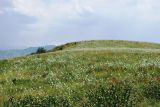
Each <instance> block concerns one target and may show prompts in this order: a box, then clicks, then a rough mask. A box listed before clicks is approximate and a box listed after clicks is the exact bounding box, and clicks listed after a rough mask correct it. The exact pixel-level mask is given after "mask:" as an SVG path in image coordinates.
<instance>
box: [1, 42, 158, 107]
mask: <svg viewBox="0 0 160 107" xmlns="http://www.w3.org/2000/svg"><path fill="white" fill-rule="evenodd" d="M159 46H160V45H159V44H152V43H140V42H127V41H88V42H87V41H84V42H74V43H69V44H66V45H62V46H59V47H57V48H55V49H54V50H51V52H49V53H45V54H36V55H31V56H26V57H21V58H14V59H8V60H0V106H2V107H52V106H55V107H134V106H135V107H159V106H160V50H159ZM52 51H53V52H52Z"/></svg>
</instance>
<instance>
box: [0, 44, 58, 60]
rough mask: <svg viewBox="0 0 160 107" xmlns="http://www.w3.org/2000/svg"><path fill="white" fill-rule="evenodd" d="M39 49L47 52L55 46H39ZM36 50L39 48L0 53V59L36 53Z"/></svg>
mask: <svg viewBox="0 0 160 107" xmlns="http://www.w3.org/2000/svg"><path fill="white" fill-rule="evenodd" d="M40 47H43V48H45V49H46V50H47V51H48V50H50V49H53V48H54V47H55V45H47V46H40ZM38 48H39V47H29V48H26V49H17V50H6V51H0V59H5V58H13V57H17V56H24V55H28V54H31V53H33V52H36V51H37V49H38Z"/></svg>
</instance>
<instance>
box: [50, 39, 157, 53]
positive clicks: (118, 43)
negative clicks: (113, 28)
mask: <svg viewBox="0 0 160 107" xmlns="http://www.w3.org/2000/svg"><path fill="white" fill-rule="evenodd" d="M104 48H105V49H106V48H108V49H109V48H123V49H124V48H134V49H135V48H137V49H160V44H157V43H148V42H135V41H124V40H92V41H81V42H72V43H67V44H64V45H61V46H58V47H56V48H54V49H53V50H51V51H58V50H74V49H104Z"/></svg>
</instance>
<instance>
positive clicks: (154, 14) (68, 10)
mask: <svg viewBox="0 0 160 107" xmlns="http://www.w3.org/2000/svg"><path fill="white" fill-rule="evenodd" d="M12 1H13V2H12V4H13V6H12V9H13V10H14V12H17V13H19V14H22V15H25V16H29V17H33V18H35V19H36V21H35V22H34V23H32V24H27V25H26V26H27V27H28V28H29V30H23V31H21V32H20V35H27V36H28V35H30V37H31V36H32V38H35V40H36V39H37V37H39V38H40V39H41V38H45V37H46V36H47V35H46V34H48V33H47V32H51V31H53V32H52V33H53V34H50V35H56V34H58V33H57V32H60V34H61V32H66V33H68V30H70V31H69V32H73V31H72V29H74V28H77V29H76V30H77V31H75V32H76V33H75V35H76V34H77V35H78V34H80V33H81V32H80V31H82V32H84V33H83V35H85V34H92V31H86V30H84V27H86V26H85V24H86V23H87V21H89V23H88V24H91V25H90V26H92V24H95V25H94V26H93V27H95V28H94V30H95V31H94V32H95V33H96V32H97V33H96V34H97V35H100V34H101V32H103V31H104V29H106V26H107V25H106V23H109V22H111V23H112V22H113V23H114V22H117V23H114V24H113V26H111V25H112V24H110V25H108V26H107V27H108V29H110V31H108V32H109V33H110V32H111V33H113V31H115V30H117V31H118V30H119V29H120V28H122V29H127V27H130V28H129V31H130V33H128V34H134V32H133V31H138V32H137V35H138V34H144V32H146V29H149V26H148V25H150V23H152V27H153V26H154V23H159V22H160V5H159V4H160V1H159V0H12ZM101 19H103V20H101ZM90 21H91V22H90ZM82 22H84V23H85V24H84V23H82ZM66 23H67V24H66ZM68 24H71V25H72V26H70V25H68ZM145 25H147V27H146V26H145ZM69 26H70V28H68V27H69ZM73 26H74V28H72V27H73ZM90 26H89V27H90ZM97 26H98V27H99V28H97ZM119 26H120V27H119ZM66 28H67V31H64V30H66ZM86 29H87V28H86ZM88 29H90V28H88ZM97 29H99V31H96V30H97ZM133 29H134V30H133ZM143 29H144V31H143ZM56 30H57V31H56ZM62 30H63V31H62ZM124 31H125V30H122V31H119V32H118V33H119V35H123V34H126V32H124ZM142 31H143V32H142ZM55 32H56V33H55ZM98 33H99V34H98ZM118 33H116V34H117V35H118ZM61 35H62V34H61ZM103 35H105V34H103ZM108 35H109V34H108ZM126 35H127V34H126ZM58 36H59V35H58ZM95 36H96V35H95ZM137 37H138V36H137ZM26 38H27V37H26ZM42 40H43V39H42Z"/></svg>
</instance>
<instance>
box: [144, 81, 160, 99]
mask: <svg viewBox="0 0 160 107" xmlns="http://www.w3.org/2000/svg"><path fill="white" fill-rule="evenodd" d="M143 91H144V95H145V97H147V98H150V99H155V100H160V83H159V82H156V81H154V82H150V83H148V84H147V85H146V86H144V89H143Z"/></svg>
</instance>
